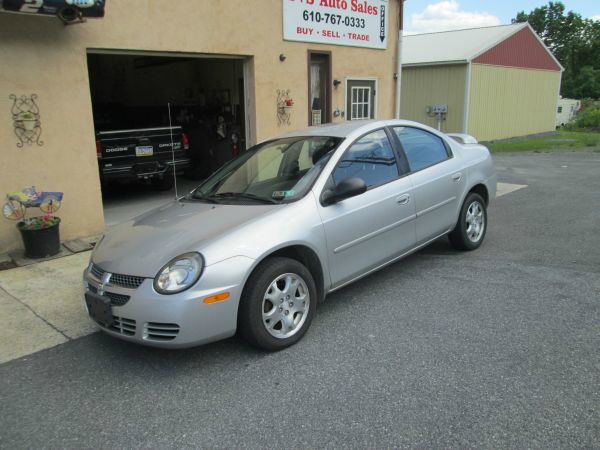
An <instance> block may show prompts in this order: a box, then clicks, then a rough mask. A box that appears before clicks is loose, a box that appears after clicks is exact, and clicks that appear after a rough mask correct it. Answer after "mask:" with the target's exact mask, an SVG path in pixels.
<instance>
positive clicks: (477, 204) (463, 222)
mask: <svg viewBox="0 0 600 450" xmlns="http://www.w3.org/2000/svg"><path fill="white" fill-rule="evenodd" d="M473 214H475V216H474V217H473ZM486 231H487V209H486V206H485V201H484V200H483V198H482V197H481V195H479V194H476V193H475V192H471V193H469V195H467V198H466V199H465V201H464V203H463V205H462V207H461V208H460V216H459V218H458V222H457V223H456V227H454V230H452V231H451V232H450V234H449V235H448V237H449V238H450V243H451V244H452V246H453V247H454V248H456V249H457V250H475V249H476V248H478V247H479V246H480V245H481V243H482V242H483V238H485V233H486Z"/></svg>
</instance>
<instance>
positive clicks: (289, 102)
mask: <svg viewBox="0 0 600 450" xmlns="http://www.w3.org/2000/svg"><path fill="white" fill-rule="evenodd" d="M293 106H294V99H292V98H289V97H288V98H286V99H285V100H284V101H283V110H284V112H285V113H286V114H289V113H290V112H291V111H292V107H293Z"/></svg>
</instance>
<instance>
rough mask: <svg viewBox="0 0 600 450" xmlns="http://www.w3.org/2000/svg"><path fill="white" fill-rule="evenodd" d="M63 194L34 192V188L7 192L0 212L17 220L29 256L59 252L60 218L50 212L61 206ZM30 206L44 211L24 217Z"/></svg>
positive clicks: (26, 254) (45, 255) (41, 256)
mask: <svg viewBox="0 0 600 450" xmlns="http://www.w3.org/2000/svg"><path fill="white" fill-rule="evenodd" d="M62 196H63V194H62V192H37V191H36V189H35V188H34V187H29V188H26V189H23V191H22V192H15V193H12V194H8V195H7V198H8V201H7V202H6V204H5V205H4V208H3V213H4V216H5V217H6V218H7V219H10V220H18V222H17V229H18V230H19V232H20V233H21V238H22V239H23V245H24V247H25V256H27V257H28V258H47V257H49V256H53V255H56V254H57V253H58V252H60V233H59V226H60V218H59V217H57V216H55V215H53V213H54V212H56V211H57V210H58V209H59V208H60V203H61V201H62ZM31 207H39V208H40V210H41V211H42V212H43V213H44V214H42V215H39V216H33V217H25V216H26V213H27V208H31Z"/></svg>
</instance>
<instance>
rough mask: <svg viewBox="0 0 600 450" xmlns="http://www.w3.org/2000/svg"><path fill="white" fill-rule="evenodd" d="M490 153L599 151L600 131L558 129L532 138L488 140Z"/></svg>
mask: <svg viewBox="0 0 600 450" xmlns="http://www.w3.org/2000/svg"><path fill="white" fill-rule="evenodd" d="M487 147H488V148H489V149H490V150H491V151H492V153H499V152H527V151H536V150H537V151H554V150H578V149H579V150H582V149H587V150H592V151H594V152H600V133H599V132H589V131H559V132H558V133H557V134H553V135H551V136H544V137H536V138H532V139H519V140H514V141H501V142H489V143H488V144H487Z"/></svg>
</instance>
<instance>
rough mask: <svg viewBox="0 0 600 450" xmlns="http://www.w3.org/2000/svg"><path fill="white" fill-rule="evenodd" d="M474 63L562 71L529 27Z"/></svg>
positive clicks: (474, 60) (476, 59)
mask: <svg viewBox="0 0 600 450" xmlns="http://www.w3.org/2000/svg"><path fill="white" fill-rule="evenodd" d="M473 63H475V64H489V65H494V66H505V67H523V68H525V69H542V70H553V71H560V70H561V67H560V66H559V65H558V64H557V63H556V61H555V60H554V59H553V58H552V56H551V55H550V54H549V53H548V50H547V49H546V48H545V47H544V45H543V44H542V43H541V42H540V41H539V40H538V38H537V37H536V36H535V35H534V33H533V31H531V29H530V28H529V27H525V28H523V29H522V30H520V31H517V32H516V33H515V34H513V35H512V36H510V37H508V38H507V39H505V40H504V41H502V42H500V43H499V44H498V45H496V46H494V47H492V48H491V49H489V50H487V51H485V52H484V53H482V54H481V55H479V56H478V57H476V58H475V59H473Z"/></svg>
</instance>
